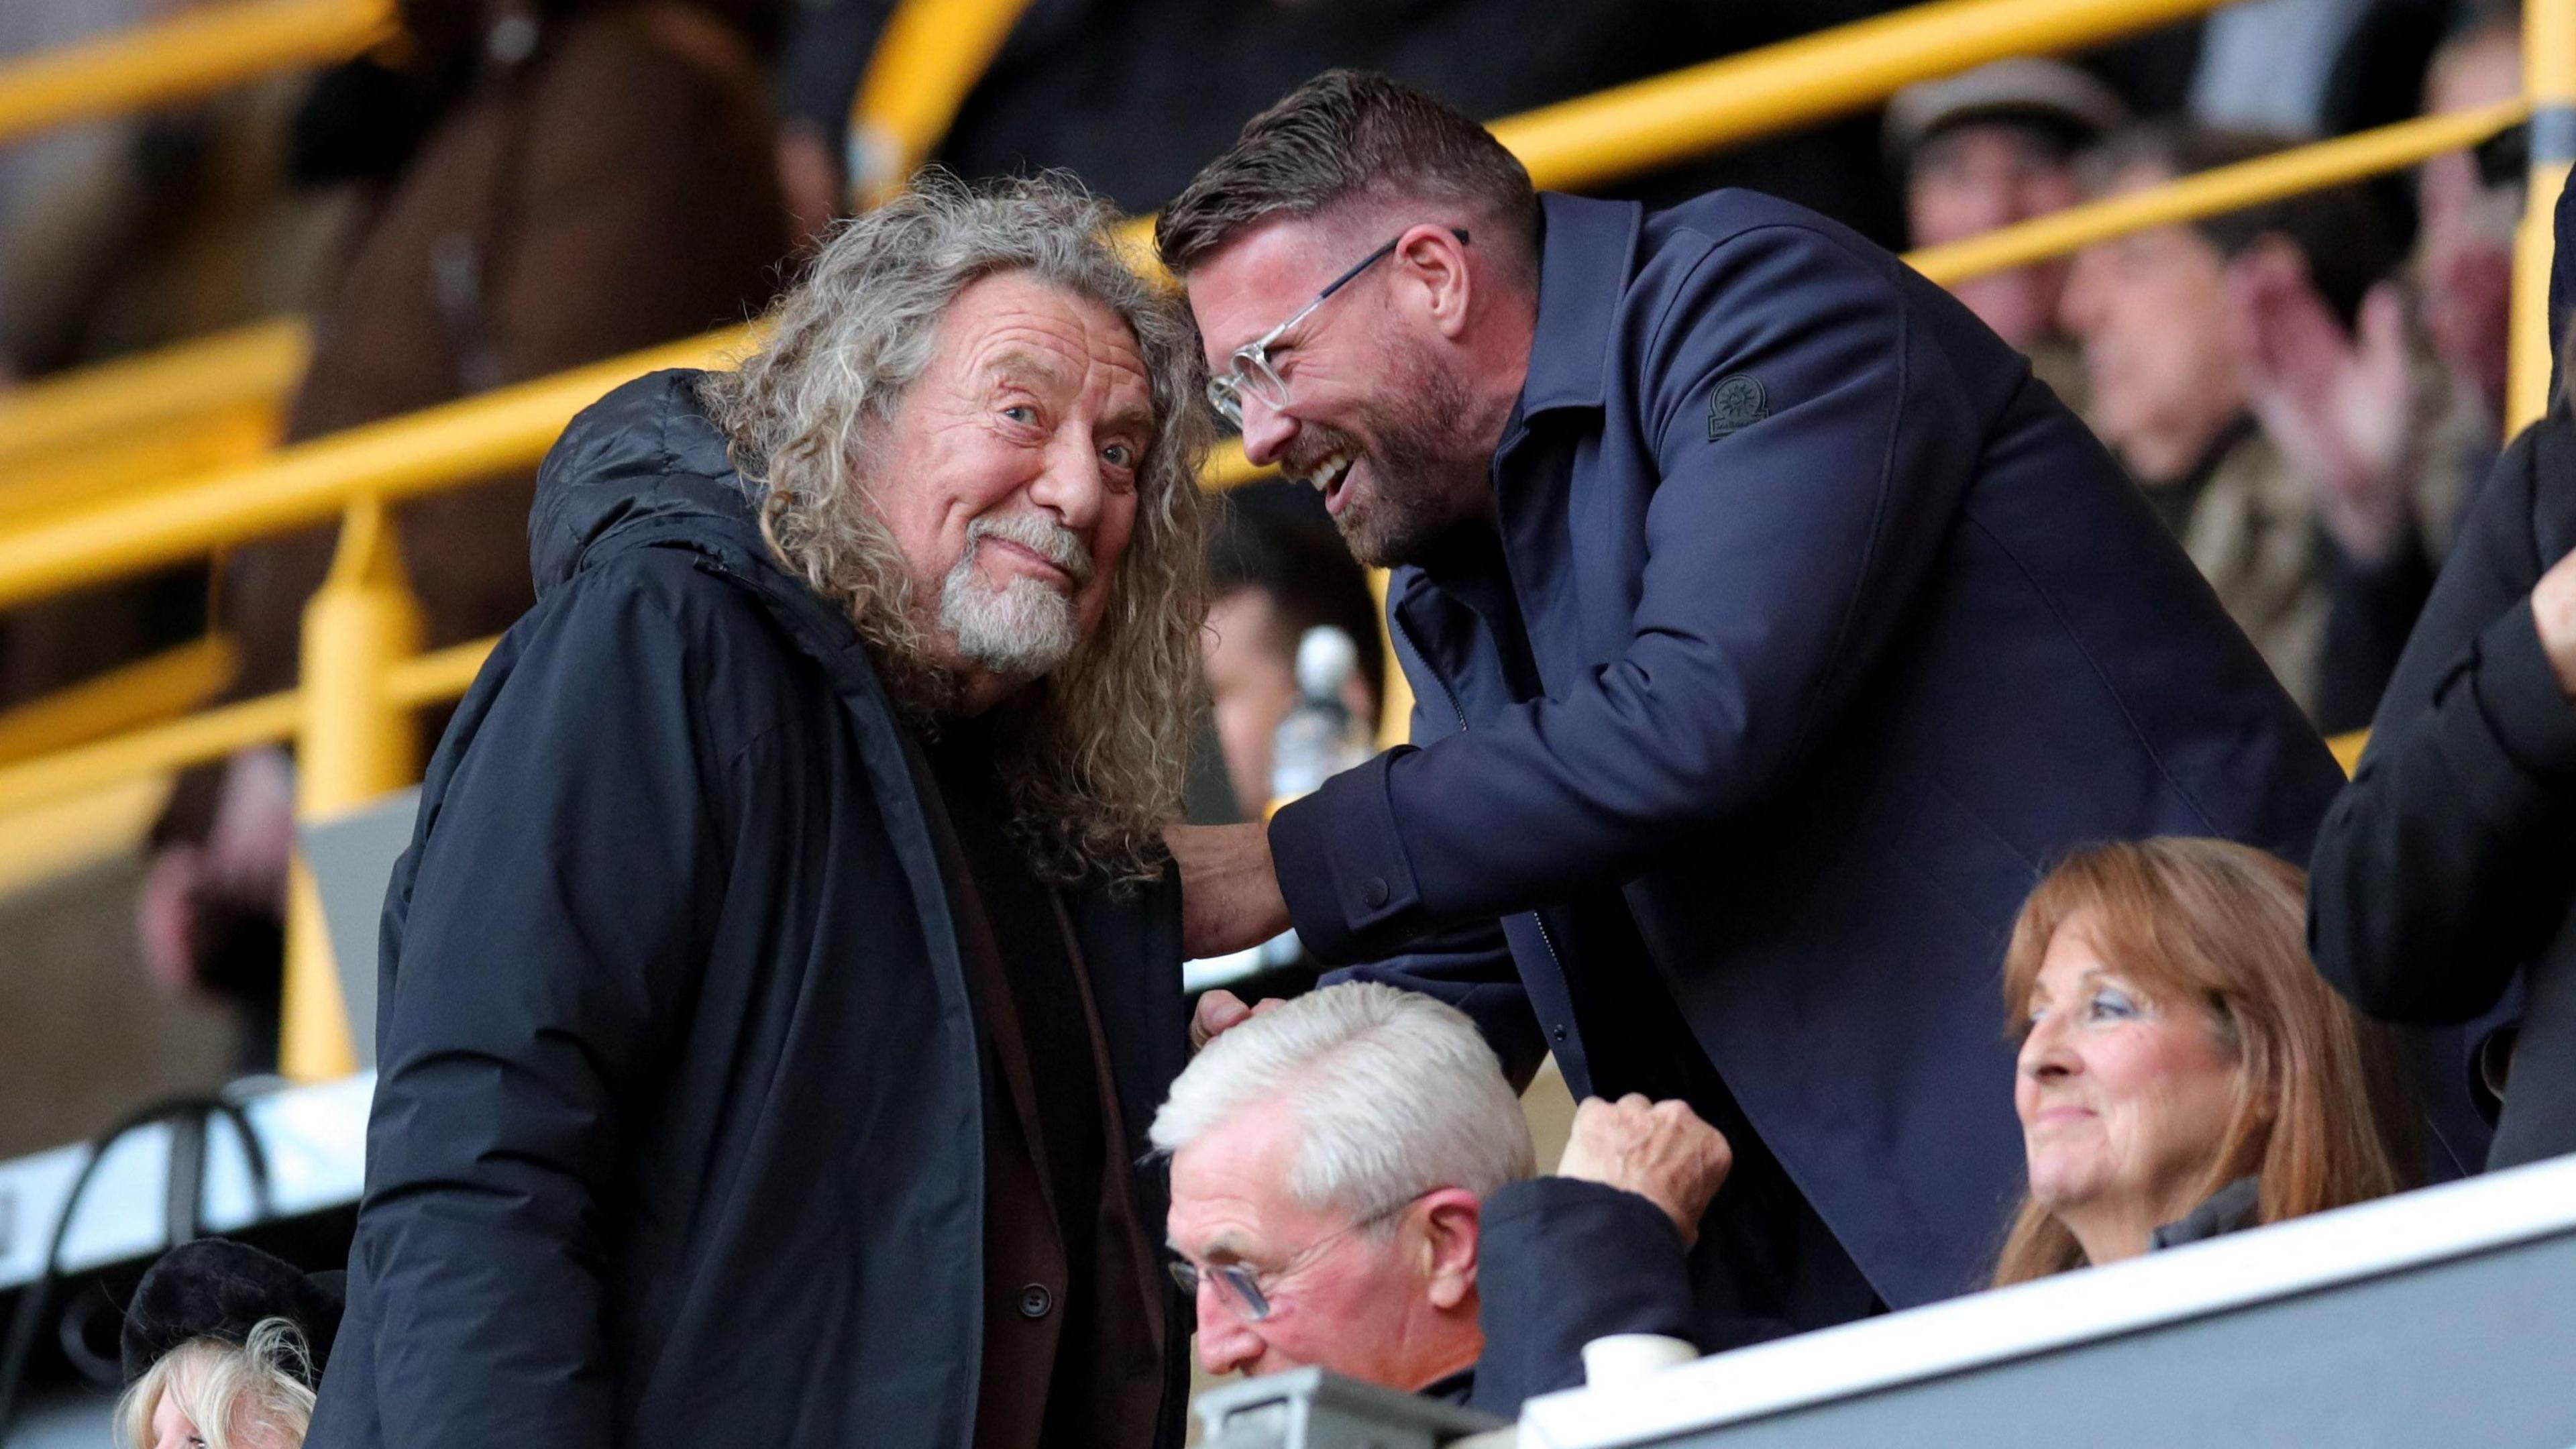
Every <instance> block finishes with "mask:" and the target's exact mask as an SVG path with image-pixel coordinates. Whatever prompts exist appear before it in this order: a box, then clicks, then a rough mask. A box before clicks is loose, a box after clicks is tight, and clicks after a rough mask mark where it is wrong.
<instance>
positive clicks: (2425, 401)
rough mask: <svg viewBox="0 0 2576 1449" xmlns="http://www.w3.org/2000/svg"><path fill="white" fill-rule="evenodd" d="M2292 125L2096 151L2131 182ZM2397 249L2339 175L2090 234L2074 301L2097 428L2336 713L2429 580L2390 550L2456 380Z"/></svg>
mask: <svg viewBox="0 0 2576 1449" xmlns="http://www.w3.org/2000/svg"><path fill="white" fill-rule="evenodd" d="M2280 144H2282V143H2281V141H2280V140H2279V138H2276V137H2269V136H2261V135H2256V134H2252V133H2243V132H2227V131H2214V130H2208V129H2205V128H2198V127H2191V126H2183V125H2151V126H2146V127H2141V128H2139V129H2136V130H2133V131H2130V132H2127V133H2124V134H2122V135H2120V136H2117V137H2114V138H2113V139H2111V140H2110V141H2108V142H2106V143H2104V145H2103V146H2101V147H2100V148H2098V149H2097V150H2096V151H2095V152H2094V153H2093V154H2092V155H2091V156H2090V157H2088V158H2087V161H2086V170H2087V173H2088V179H2089V181H2090V183H2091V187H2092V189H2093V191H2094V193H2095V194H2097V195H2103V196H2110V195H2119V194H2123V193H2127V192H2132V191H2137V190H2141V189H2144V188H2146V187H2150V186H2155V185H2160V184H2162V183H2164V182H2167V181H2171V180H2174V179H2176V178H2179V177H2182V176H2187V175H2191V174H2193V173H2195V172H2199V171H2204V170H2208V169H2210V168H2212V167H2217V166H2224V165H2230V164H2233V163H2236V162H2239V161H2245V160H2251V159H2253V158H2254V157H2256V156H2260V155H2262V154H2264V153H2266V152H2268V151H2270V150H2273V149H2275V148H2276V147H2277V146H2279V145H2280ZM2393 265H2394V257H2393V255H2392V253H2391V252H2390V250H2389V246H2388V242H2387V233H2386V229H2385V227H2384V226H2383V225H2382V223H2381V219H2380V216H2379V213H2378V210H2377V208H2376V207H2375V206H2374V205H2373V203H2372V202H2371V200H2370V198H2369V197H2368V196H2367V195H2366V194H2364V193H2363V192H2361V191H2360V190H2358V189H2355V188H2351V187H2333V188H2327V189H2325V190H2320V191H2312V192H2304V193H2301V194H2299V195H2296V196H2291V197H2285V198H2283V199H2281V200H2278V201H2274V202H2269V203H2266V204H2264V205H2262V206H2257V207H2251V208H2248V209H2246V210H2243V211H2238V212H2232V213H2229V214H2227V215H2224V216H2218V217H2211V218H2207V219H2204V220H2202V221H2200V222H2197V223H2194V224H2192V225H2189V226H2182V225H2175V226H2164V227H2156V228H2152V229H2150V230H2147V231H2142V232H2136V233H2133V234H2131V235H2128V236H2125V237H2121V238H2118V239H2116V240H2113V241H2109V242H2104V243H2102V244H2100V245H2098V246H2094V247H2090V248H2087V249H2086V250H2085V251H2084V252H2083V253H2081V254H2080V255H2079V256H2078V257H2077V258H2076V262H2075V268H2074V271H2073V274H2072V275H2071V276H2070V277H2069V279H2068V283H2067V290H2066V296H2065V302H2064V313H2065V320H2066V325H2067V327H2068V329H2069V330H2070V331H2072V332H2074V333H2075V334H2076V335H2077V336H2078V337H2079V338H2081V339H2082V341H2083V344H2084V359H2085V367H2086V371H2087V373H2088V374H2089V376H2090V380H2091V381H2090V386H2091V392H2092V399H2091V403H2092V405H2091V413H2090V417H2091V421H2092V423H2093V425H2094V428H2095V430H2096V431H2097V432H2099V433H2100V434H2101V435H2102V437H2103V439H2104V440H2105V441H2106V442H2108V443H2110V444H2111V445H2112V447H2113V448H2114V450H2116V451H2117V452H2118V453H2119V454H2120V456H2121V459H2122V461H2123V462H2125V463H2127V464H2128V466H2129V470H2130V472H2131V474H2132V475H2133V476H2134V477H2136V478H2137V480H2138V482H2139V484H2140V485H2141V486H2142V487H2143V488H2144V489H2145V490H2146V494H2147V497H2148V499H2149V501H2150V502H2151V503H2153V504H2154V506H2155V508H2156V511H2157V512H2158V513H2159V514H2160V515H2161V516H2162V517H2163V518H2164V520H2165V522H2166V524H2167V525H2168V526H2169V527H2171V528H2172V529H2173V531H2174V533H2175V535H2176V536H2177V537H2178V538H2180V539H2181V540H2182V542H2183V547H2184V548H2185V549H2186V550H2187V551H2188V552H2189V553H2190V554H2191V556H2192V560H2193V562H2195V563H2196V564H2198V565H2199V566H2200V569H2201V572H2202V573H2203V574H2204V575H2206V576H2207V577H2208V579H2209V581H2210V583H2211V585H2212V586H2213V587H2215V588H2216V589H2217V591H2218V596H2219V599H2220V601H2221V602H2223V603H2224V604H2226V606H2227V610H2228V612H2229V614H2231V615H2232V616H2234V618H2235V619H2236V621H2237V623H2238V625H2239V626H2240V627H2242V628H2243V629H2244V630H2245V632H2246V634H2247V635H2248V636H2249V637H2251V638H2252V639H2253V640H2254V643H2255V645H2256V647H2257V648H2259V649H2261V650H2262V651H2263V656H2264V658H2265V660H2266V661H2267V662H2269V663H2270V664H2271V666H2272V668H2273V670H2274V672H2275V673H2277V674H2278V675H2279V676H2280V678H2281V681H2282V683H2283V684H2285V685H2287V686H2288V687H2289V689H2290V692H2291V694H2292V695H2293V696H2294V697H2296V698H2297V699H2298V700H2299V701H2300V703H2301V705H2302V706H2304V707H2305V708H2306V709H2307V710H2308V712H2309V715H2310V717H2311V718H2312V719H2314V720H2316V721H2317V722H2318V724H2319V725H2320V726H2321V727H2323V728H2325V729H2327V730H2329V731H2334V730H2342V729H2352V728H2357V727H2359V726H2360V725H2361V724H2362V723H2364V722H2365V721H2367V720H2368V719H2369V717H2370V709H2371V707H2372V706H2373V705H2375V704H2376V703H2377V700H2378V697H2379V690H2380V687H2381V686H2382V685H2383V684H2384V683H2385V682H2386V678H2387V671H2388V668H2389V667H2390V665H2391V663H2392V662H2393V660H2394V657H2395V652H2396V651H2395V649H2394V647H2392V646H2391V645H2390V644H2389V643H2388V640H2387V636H2388V635H2389V634H2390V632H2391V631H2392V630H2393V631H2394V634H2395V637H2397V638H2400V639H2402V638H2403V637H2404V629H2405V626H2406V624H2407V623H2408V622H2410V621H2411V618H2412V612H2411V608H2410V607H2409V606H2408V605H2407V604H2406V602H2405V600H2406V599H2407V598H2409V597H2413V596H2414V595H2412V594H2411V593H2410V590H2411V589H2412V587H2413V586H2412V585H2410V584H2409V583H2408V582H2407V581H2406V579H2405V578H2404V577H2402V576H2401V577H2397V578H2395V579H2394V580H2393V581H2392V580H2391V577H2390V575H2391V573H2392V572H2394V573H2396V574H2399V575H2402V574H2403V573H2404V572H2405V571H2404V570H2403V569H2402V568H2401V569H2396V570H2393V571H2392V570H2391V568H2390V567H2389V561H2390V560H2391V559H2392V558H2396V557H2402V556H2403V555H2404V552H2405V551H2406V550H2413V549H2417V548H2419V545H2418V544H2417V542H2416V539H2417V537H2418V529H2417V522H2416V520H2417V515H2418V510H2419V499H2420V497H2421V496H2422V495H2423V494H2425V493H2426V492H2428V491H2430V492H2435V493H2440V492H2442V491H2444V490H2443V489H2442V488H2441V487H2440V486H2439V485H2434V484H2428V482H2427V481H2426V480H2427V477H2428V475H2430V474H2432V473H2434V472H2437V471H2438V464H2437V462H2436V461H2428V460H2427V458H2426V457H2425V456H2424V449H2423V439H2424V437H2425V435H2426V433H2427V432H2428V431H2429V429H2428V428H2426V427H2425V426H2423V425H2422V424H2421V421H2420V419H2421V416H2422V415H2423V414H2424V413H2425V412H2426V411H2428V410H2430V409H2432V408H2434V407H2435V406H2436V405H2437V402H2438V399H2439V397H2440V394H2441V388H2440V387H2439V384H2438V381H2429V380H2428V379H2427V376H2426V370H2425V369H2421V368H2418V367H2417V366H2416V364H2415V360H2414V349H2413V343H2412V341H2411V338H2410V336H2409V333H2408V326H2407V320H2406V315H2405V302H2404V297H2403V295H2402V294H2401V292H2400V291H2399V289H2398V288H2397V287H2396V286H2394V285H2389V284H2387V283H2386V278H2387V274H2388V273H2389V271H2390V270H2391V269H2392V267H2393ZM2391 589H2393V590H2394V591H2395V592H2396V593H2397V594H2398V595H2399V599H2398V602H2397V603H2396V604H2394V605H2393V606H2392V605H2389V604H2387V603H2386V602H2385V601H2384V600H2383V598H2382V597H2381V595H2382V593H2384V592H2386V591H2388V590H2391ZM2392 616H2393V619H2392Z"/></svg>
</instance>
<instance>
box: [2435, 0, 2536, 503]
mask: <svg viewBox="0 0 2576 1449" xmlns="http://www.w3.org/2000/svg"><path fill="white" fill-rule="evenodd" d="M2520 94H2522V19H2521V6H2520V5H2518V4H2515V3H2512V0H2483V3H2480V4H2477V5H2473V6H2471V7H2469V8H2468V10H2467V12H2466V17H2465V18H2464V19H2463V21H2462V23H2461V24H2460V26H2459V28H2458V29H2456V30H2454V31H2453V32H2452V33H2451V35H2450V37H2449V38H2448V39H2446V40H2444V41H2443V43H2442V46H2441V48H2440V49H2439V50H2437V51H2435V52H2434V54H2433V63H2432V69H2431V72H2430V73H2429V74H2428V75H2427V76H2426V77H2425V81H2424V111H2425V114H2427V115H2449V114H2452V113H2455V112H2459V111H2468V110H2475V109H2477V108H2479V107H2481V106H2488V105H2493V104H2495V103H2496V102H2498V101H2506V100H2511V99H2512V98H2514V97H2515V96H2518V95H2520ZM2518 135H2519V133H2518V132H2515V133H2508V136H2518ZM2498 140H2499V141H2506V142H2507V143H2506V144H2503V145H2497V144H2495V143H2490V144H2489V145H2488V146H2485V147H2481V148H2479V149H2478V150H2476V151H2453V152H2450V153H2448V154H2446V155H2441V156H2435V157H2433V158H2431V159H2429V160H2427V161H2426V162H2424V164H2423V165H2422V166H2420V167H2418V168H2417V170H2416V173H2415V198H2416V233H2415V254H2414V256H2413V258H2412V259H2411V267H2412V270H2413V274H2414V281H2415V289H2416V296H2417V298H2418V306H2419V308H2420V309H2421V312H2422V316H2423V322H2424V330H2425V333H2426V334H2427V335H2428V336H2429V337H2430V338H2431V341H2432V348H2433V353H2434V355H2435V356H2436V357H2439V358H2440V359H2441V361H2442V365H2443V366H2444V367H2445V368H2447V369H2448V370H2449V371H2450V374H2451V378H2452V381H2453V384H2454V390H2455V394H2456V395H2457V396H2458V397H2459V399H2460V401H2461V402H2462V403H2463V404H2472V405H2474V409H2475V411H2476V412H2477V414H2478V421H2479V422H2480V423H2482V424H2483V425H2484V426H2483V427H2482V428H2481V429H2479V430H2478V431H2477V433H2476V441H2477V442H2478V443H2479V444H2481V445H2482V446H2483V448H2484V450H2485V453H2484V456H2483V457H2481V458H2479V459H2478V464H2479V466H2477V467H2475V468H2473V469H2470V470H2468V471H2469V476H2470V477H2471V478H2472V479H2474V478H2476V477H2479V476H2483V474H2484V473H2485V471H2486V469H2485V464H2487V463H2489V462H2492V461H2493V457H2494V452H2495V447H2496V441H2495V440H2496V436H2497V434H2498V433H2499V432H2500V431H2501V430H2502V428H2503V418H2504V389H2505V355H2506V351H2507V347H2506V334H2507V330H2508V326H2509V323H2510V320H2511V319H2510V313H2511V310H2512V306H2511V304H2512V294H2513V234H2514V227H2515V226H2516V224H2518V223H2519V222H2520V221H2521V219H2522V192H2523V180H2524V176H2523V165H2522V161H2523V157H2522V154H2521V150H2522V148H2519V147H2517V146H2515V145H2513V144H2511V143H2510V141H2508V140H2507V138H2505V137H2500V138H2498ZM2436 522H2437V523H2438V524H2440V525H2441V528H2442V532H2441V535H2440V536H2441V538H2442V539H2443V540H2447V539H2448V538H2449V536H2450V526H2451V525H2452V524H2453V523H2454V522H2455V520H2454V519H2450V518H2443V519H2438V520H2436Z"/></svg>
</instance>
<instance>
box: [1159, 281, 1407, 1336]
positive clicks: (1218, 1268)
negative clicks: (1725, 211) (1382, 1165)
mask: <svg viewBox="0 0 2576 1449" xmlns="http://www.w3.org/2000/svg"><path fill="white" fill-rule="evenodd" d="M1381 254H1382V253H1381ZM1361 265H1363V266H1365V265H1367V263H1365V262H1364V263H1362V264H1361ZM1438 1191H1439V1189H1438V1188H1431V1189H1429V1190H1427V1191H1424V1192H1417V1193H1415V1194H1414V1195H1413V1196H1411V1197H1409V1198H1406V1199H1405V1200H1404V1201H1402V1202H1400V1203H1396V1204H1394V1205H1392V1206H1390V1207H1382V1208H1379V1209H1378V1210H1377V1211H1376V1212H1373V1213H1370V1214H1369V1215H1368V1216H1367V1217H1364V1218H1360V1219H1358V1220H1357V1221H1354V1222H1351V1223H1347V1224H1344V1225H1343V1226H1341V1227H1338V1228H1335V1229H1334V1230H1333V1231H1331V1232H1329V1233H1326V1234H1324V1235H1323V1236H1322V1237H1320V1238H1317V1239H1316V1240H1315V1241H1313V1242H1311V1243H1308V1244H1307V1245H1306V1246H1304V1247H1302V1248H1300V1249H1298V1250H1297V1251H1296V1253H1295V1254H1293V1255H1292V1256H1291V1257H1290V1258H1289V1259H1288V1261H1287V1262H1285V1263H1282V1264H1280V1265H1279V1266H1278V1268H1276V1269H1274V1270H1272V1271H1271V1272H1268V1273H1260V1272H1256V1271H1254V1270H1253V1269H1252V1268H1251V1267H1250V1266H1249V1265H1247V1264H1243V1263H1211V1264H1209V1265H1208V1267H1207V1270H1206V1271H1207V1276H1208V1277H1210V1278H1212V1279H1214V1280H1215V1281H1216V1285H1217V1296H1218V1297H1220V1298H1224V1299H1226V1300H1227V1301H1228V1305H1229V1306H1230V1307H1232V1308H1233V1309H1234V1311H1235V1313H1236V1314H1237V1315H1238V1316H1240V1317H1241V1318H1242V1319H1243V1321H1244V1322H1246V1323H1259V1322H1260V1321H1261V1320H1263V1319H1265V1318H1268V1317H1269V1316H1270V1295H1269V1294H1268V1293H1266V1292H1264V1291H1263V1290H1262V1287H1261V1280H1262V1279H1263V1278H1265V1277H1266V1278H1268V1279H1270V1280H1271V1281H1272V1282H1274V1283H1276V1282H1277V1281H1279V1280H1280V1279H1282V1278H1285V1277H1287V1276H1288V1275H1289V1274H1291V1273H1294V1272H1296V1271H1297V1270H1298V1269H1299V1268H1302V1267H1304V1266H1306V1265H1307V1264H1308V1263H1311V1262H1313V1261H1315V1259H1316V1258H1317V1257H1318V1256H1320V1255H1321V1254H1322V1253H1323V1251H1324V1250H1325V1249H1326V1248H1328V1247H1331V1246H1332V1245H1333V1244H1334V1243H1336V1242H1339V1241H1341V1240H1342V1239H1344V1238H1347V1237H1349V1236H1350V1235H1351V1234H1353V1233H1356V1232H1358V1231H1359V1230H1360V1229H1362V1228H1366V1227H1373V1226H1375V1225H1377V1224H1379V1223H1382V1222H1385V1221H1386V1220H1387V1219H1388V1218H1391V1217H1394V1216H1395V1215H1396V1214H1397V1213H1400V1212H1402V1211H1404V1210H1405V1209H1406V1208H1409V1207H1411V1206H1413V1205H1414V1204H1415V1203H1418V1202H1420V1201H1422V1200H1423V1199H1424V1198H1426V1197H1429V1196H1430V1195H1431V1194H1432V1193H1434V1192H1438ZM1164 1266H1165V1267H1166V1268H1168V1269H1170V1270H1171V1274H1172V1281H1173V1282H1174V1283H1177V1284H1179V1285H1180V1288H1181V1291H1182V1292H1183V1293H1186V1294H1188V1295H1189V1296H1190V1299H1191V1301H1193V1302H1196V1301H1197V1299H1198V1296H1199V1271H1200V1270H1199V1265H1198V1264H1196V1263H1193V1262H1191V1261H1190V1260H1189V1259H1187V1258H1179V1257H1176V1258H1173V1259H1171V1260H1170V1261H1169V1262H1167V1263H1165V1264H1164Z"/></svg>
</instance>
